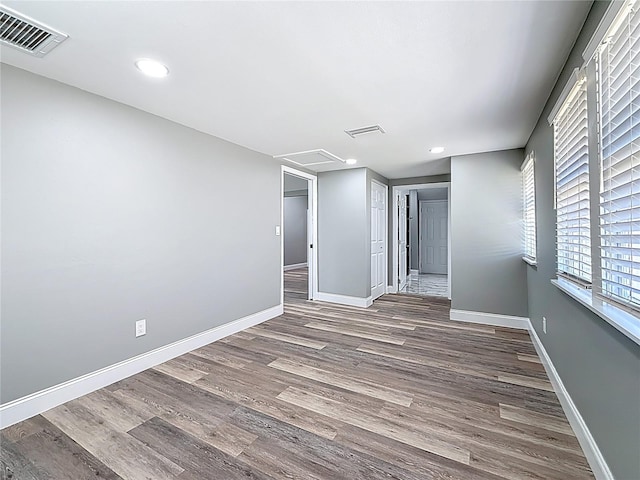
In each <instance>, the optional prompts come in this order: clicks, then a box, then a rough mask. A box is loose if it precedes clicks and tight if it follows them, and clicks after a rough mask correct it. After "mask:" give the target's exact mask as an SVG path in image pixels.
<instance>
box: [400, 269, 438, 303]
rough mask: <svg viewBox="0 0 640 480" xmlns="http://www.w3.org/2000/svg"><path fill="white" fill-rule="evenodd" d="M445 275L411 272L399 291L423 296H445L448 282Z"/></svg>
mask: <svg viewBox="0 0 640 480" xmlns="http://www.w3.org/2000/svg"><path fill="white" fill-rule="evenodd" d="M448 281H449V279H448V276H447V275H436V274H433V273H412V274H411V275H409V276H408V277H407V284H406V285H405V286H404V288H403V289H402V290H401V291H400V293H407V294H412V295H420V296H423V297H445V298H446V297H447V296H448V295H449V284H448Z"/></svg>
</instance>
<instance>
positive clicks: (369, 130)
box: [344, 125, 385, 138]
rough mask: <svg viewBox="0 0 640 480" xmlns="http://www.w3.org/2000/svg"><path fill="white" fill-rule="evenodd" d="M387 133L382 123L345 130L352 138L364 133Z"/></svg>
mask: <svg viewBox="0 0 640 480" xmlns="http://www.w3.org/2000/svg"><path fill="white" fill-rule="evenodd" d="M375 132H379V133H385V131H384V130H383V129H382V127H381V126H380V125H371V126H369V127H361V128H354V129H353V130H345V131H344V133H346V134H347V135H349V136H350V137H351V138H356V137H357V136H358V135H364V134H366V133H375Z"/></svg>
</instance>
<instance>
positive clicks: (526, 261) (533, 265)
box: [522, 257, 538, 267]
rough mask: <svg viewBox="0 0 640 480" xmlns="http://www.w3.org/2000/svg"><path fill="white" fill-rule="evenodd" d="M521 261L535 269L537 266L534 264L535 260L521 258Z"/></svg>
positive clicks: (536, 263)
mask: <svg viewBox="0 0 640 480" xmlns="http://www.w3.org/2000/svg"><path fill="white" fill-rule="evenodd" d="M522 260H524V262H525V263H528V264H529V265H531V266H532V267H537V266H538V262H536V261H535V260H531V259H530V258H528V257H522Z"/></svg>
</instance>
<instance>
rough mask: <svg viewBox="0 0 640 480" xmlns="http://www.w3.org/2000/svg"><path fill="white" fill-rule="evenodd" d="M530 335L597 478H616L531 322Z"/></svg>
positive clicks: (611, 479)
mask: <svg viewBox="0 0 640 480" xmlns="http://www.w3.org/2000/svg"><path fill="white" fill-rule="evenodd" d="M529 335H530V336H531V341H532V342H533V346H534V347H535V349H536V352H538V356H539V357H540V360H541V361H542V365H543V366H544V369H545V370H546V372H547V376H548V377H549V380H551V385H553V389H554V390H555V392H556V395H557V396H558V400H560V405H562V410H564V414H565V415H566V416H567V420H569V424H570V425H571V428H573V431H574V433H575V434H576V437H577V439H578V442H579V443H580V446H581V447H582V451H583V452H584V455H585V457H586V458H587V461H588V462H589V466H590V467H591V470H592V471H593V474H594V476H595V477H596V480H614V478H613V474H612V473H611V470H609V465H607V462H606V460H605V459H604V457H603V456H602V453H601V452H600V449H599V448H598V444H597V443H596V441H595V439H594V438H593V436H592V435H591V432H590V431H589V427H587V424H586V422H585V421H584V419H583V418H582V415H580V411H579V410H578V407H576V404H575V403H573V400H572V399H571V396H570V395H569V392H568V391H567V389H566V388H565V386H564V384H563V383H562V379H561V378H560V375H559V374H558V372H557V370H556V367H555V366H554V365H553V362H552V361H551V358H550V357H549V355H548V354H547V351H546V350H545V348H544V345H543V344H542V342H541V341H540V337H538V334H537V333H536V331H535V329H534V328H533V326H532V325H531V323H529Z"/></svg>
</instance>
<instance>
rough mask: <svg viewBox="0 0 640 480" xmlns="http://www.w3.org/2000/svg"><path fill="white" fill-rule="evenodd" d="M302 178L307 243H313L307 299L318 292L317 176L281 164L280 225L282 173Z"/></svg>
mask: <svg viewBox="0 0 640 480" xmlns="http://www.w3.org/2000/svg"><path fill="white" fill-rule="evenodd" d="M285 173H288V174H290V175H293V176H295V177H300V178H304V179H306V180H307V181H308V184H307V188H308V193H309V195H308V197H307V198H308V202H309V203H308V205H309V212H310V214H311V215H310V216H311V219H310V222H311V231H310V232H309V235H310V236H311V238H307V243H308V244H309V245H313V248H311V247H310V246H309V248H308V249H307V259H308V260H307V265H308V267H309V295H308V297H309V300H312V299H314V298H316V295H317V294H318V177H317V176H316V175H314V174H312V173H307V172H303V171H301V170H297V169H295V168H292V167H289V166H287V165H281V174H280V225H282V224H283V223H284V174H285ZM280 262H281V265H282V269H281V272H280V303H283V304H284V270H285V269H284V267H285V265H284V236H283V235H281V236H280Z"/></svg>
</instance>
